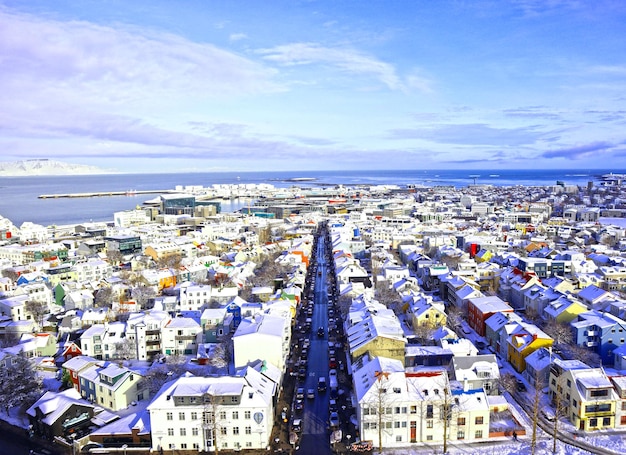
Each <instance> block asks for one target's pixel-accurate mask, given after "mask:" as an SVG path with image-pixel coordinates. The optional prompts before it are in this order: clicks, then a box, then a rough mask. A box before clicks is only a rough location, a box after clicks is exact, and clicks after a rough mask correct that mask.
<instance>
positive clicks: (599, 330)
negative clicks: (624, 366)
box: [570, 310, 626, 365]
mask: <svg viewBox="0 0 626 455" xmlns="http://www.w3.org/2000/svg"><path fill="white" fill-rule="evenodd" d="M570 325H571V327H572V330H573V335H574V341H575V343H576V344H577V345H579V346H584V347H587V348H589V349H591V350H593V351H594V352H596V353H598V354H599V355H600V358H601V359H602V363H603V364H608V365H612V364H613V351H614V350H615V349H616V348H618V347H620V346H623V345H624V344H625V343H626V321H624V320H623V319H620V318H618V317H616V316H613V315H612V314H611V313H605V312H601V311H596V310H593V311H588V312H586V313H581V314H579V315H578V318H577V319H575V320H574V321H572V322H571V324H570Z"/></svg>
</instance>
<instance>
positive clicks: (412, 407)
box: [411, 406, 417, 414]
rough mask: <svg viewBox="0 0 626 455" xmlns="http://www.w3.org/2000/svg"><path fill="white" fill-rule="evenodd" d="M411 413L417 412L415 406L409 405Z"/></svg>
mask: <svg viewBox="0 0 626 455" xmlns="http://www.w3.org/2000/svg"><path fill="white" fill-rule="evenodd" d="M411 414H417V406H411Z"/></svg>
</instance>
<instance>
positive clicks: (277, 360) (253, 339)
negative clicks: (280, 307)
mask: <svg viewBox="0 0 626 455" xmlns="http://www.w3.org/2000/svg"><path fill="white" fill-rule="evenodd" d="M290 341H291V324H290V320H289V319H286V318H283V317H278V316H271V315H268V314H256V315H254V316H252V317H251V318H244V319H243V320H242V321H241V323H240V324H239V327H237V330H236V331H235V334H234V335H233V351H234V361H235V368H241V367H244V366H246V365H248V364H250V363H251V362H254V361H256V360H264V361H266V362H269V363H271V364H272V365H274V366H275V367H277V368H278V369H279V370H281V371H284V369H285V362H286V360H287V357H288V356H289V344H290Z"/></svg>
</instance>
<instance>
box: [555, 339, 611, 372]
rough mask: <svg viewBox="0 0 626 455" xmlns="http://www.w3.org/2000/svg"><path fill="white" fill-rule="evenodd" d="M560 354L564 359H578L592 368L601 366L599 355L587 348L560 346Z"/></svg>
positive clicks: (574, 345)
mask: <svg viewBox="0 0 626 455" xmlns="http://www.w3.org/2000/svg"><path fill="white" fill-rule="evenodd" d="M561 352H562V354H563V356H564V357H566V358H569V359H578V360H580V361H581V362H583V363H585V364H587V365H589V366H590V367H592V368H597V367H600V366H602V358H601V357H600V354H598V353H597V352H594V351H592V350H591V349H589V348H586V347H584V346H580V345H577V344H573V343H572V344H568V345H564V346H561Z"/></svg>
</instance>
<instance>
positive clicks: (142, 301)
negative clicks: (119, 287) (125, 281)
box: [130, 285, 157, 308]
mask: <svg viewBox="0 0 626 455" xmlns="http://www.w3.org/2000/svg"><path fill="white" fill-rule="evenodd" d="M130 292H131V296H132V298H133V299H134V300H135V302H137V305H138V306H139V308H145V307H146V304H147V303H148V301H149V300H150V299H152V298H154V297H155V296H156V294H157V293H156V291H155V290H154V288H153V287H152V286H146V285H140V286H137V287H134V288H132V289H131V291H130Z"/></svg>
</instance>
